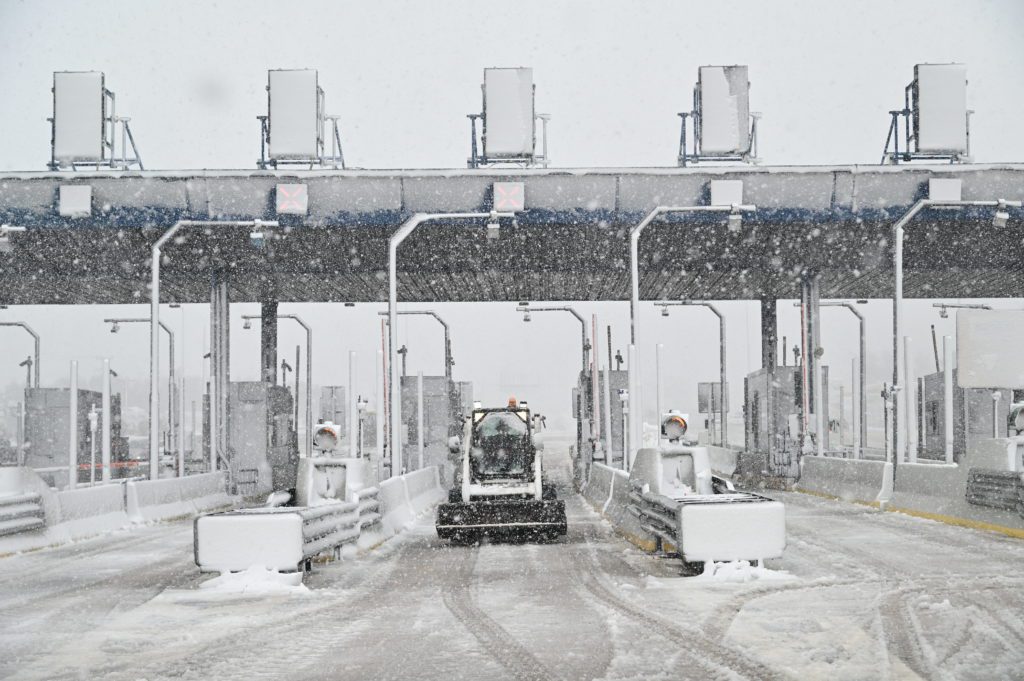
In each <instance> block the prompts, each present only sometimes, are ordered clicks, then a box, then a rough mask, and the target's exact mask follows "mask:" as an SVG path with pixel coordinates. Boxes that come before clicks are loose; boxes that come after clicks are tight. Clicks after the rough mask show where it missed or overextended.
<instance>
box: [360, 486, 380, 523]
mask: <svg viewBox="0 0 1024 681" xmlns="http://www.w3.org/2000/svg"><path fill="white" fill-rule="evenodd" d="M355 495H356V503H357V504H358V505H359V527H360V528H361V529H366V528H368V527H372V526H373V525H376V524H378V523H380V520H381V517H382V516H381V512H380V510H381V509H380V488H378V487H366V488H364V489H361V490H358V491H357V492H356V493H355Z"/></svg>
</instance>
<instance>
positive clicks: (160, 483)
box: [125, 472, 232, 522]
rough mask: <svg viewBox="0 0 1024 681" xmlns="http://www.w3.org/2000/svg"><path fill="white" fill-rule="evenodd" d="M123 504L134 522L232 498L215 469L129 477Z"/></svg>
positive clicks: (186, 512) (174, 515)
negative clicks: (184, 474) (149, 477)
mask: <svg viewBox="0 0 1024 681" xmlns="http://www.w3.org/2000/svg"><path fill="white" fill-rule="evenodd" d="M125 504H126V510H127V512H128V517H129V518H131V520H132V521H133V522H150V521H154V520H166V519H169V518H180V517H186V516H192V515H195V514H197V513H202V512H204V511H209V510H212V509H215V508H225V507H227V506H230V505H231V504H232V499H231V497H230V496H228V494H227V492H226V491H225V477H224V473H223V472H217V473H204V474H202V475H190V476H188V477H184V478H165V479H163V480H138V481H135V480H133V481H130V482H128V483H127V485H126V486H125Z"/></svg>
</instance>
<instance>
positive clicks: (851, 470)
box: [796, 456, 893, 504]
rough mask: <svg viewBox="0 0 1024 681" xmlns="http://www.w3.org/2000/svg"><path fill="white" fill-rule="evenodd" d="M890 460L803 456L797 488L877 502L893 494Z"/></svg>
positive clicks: (856, 500) (843, 497)
mask: <svg viewBox="0 0 1024 681" xmlns="http://www.w3.org/2000/svg"><path fill="white" fill-rule="evenodd" d="M892 472H893V471H892V464H891V463H888V462H886V461H867V460H864V459H840V458H835V457H830V456H805V457H803V459H802V460H801V462H800V480H799V481H798V482H797V484H796V488H797V489H798V490H800V491H802V492H810V493H812V494H819V495H823V496H828V497H835V498H837V499H842V500H844V501H855V502H858V503H863V504H878V503H882V502H887V501H889V498H890V497H891V496H892Z"/></svg>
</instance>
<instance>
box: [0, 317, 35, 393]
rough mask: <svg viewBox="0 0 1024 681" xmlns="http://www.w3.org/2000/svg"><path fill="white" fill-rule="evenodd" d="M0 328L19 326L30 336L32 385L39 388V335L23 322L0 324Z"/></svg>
mask: <svg viewBox="0 0 1024 681" xmlns="http://www.w3.org/2000/svg"><path fill="white" fill-rule="evenodd" d="M0 326H20V327H21V328H23V329H25V331H27V332H28V333H29V335H30V336H32V342H33V344H34V346H33V351H32V383H33V384H34V387H36V388H38V387H39V334H38V333H36V332H35V331H33V330H32V327H31V326H29V325H28V324H26V323H25V322H0Z"/></svg>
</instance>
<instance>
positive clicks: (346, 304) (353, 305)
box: [345, 303, 356, 307]
mask: <svg viewBox="0 0 1024 681" xmlns="http://www.w3.org/2000/svg"><path fill="white" fill-rule="evenodd" d="M355 306H356V304H355V303H345V307H355Z"/></svg>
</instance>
